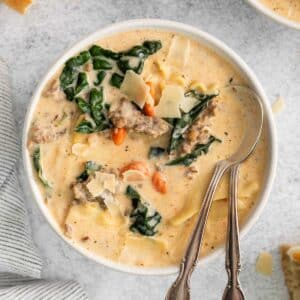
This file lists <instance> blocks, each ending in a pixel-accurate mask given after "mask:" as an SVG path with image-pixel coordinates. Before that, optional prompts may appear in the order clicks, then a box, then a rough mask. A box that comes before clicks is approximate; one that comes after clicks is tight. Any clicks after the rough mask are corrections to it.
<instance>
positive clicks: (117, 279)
mask: <svg viewBox="0 0 300 300" xmlns="http://www.w3.org/2000/svg"><path fill="white" fill-rule="evenodd" d="M146 17H149V18H150V17H151V18H165V19H171V20H176V21H180V22H184V23H187V24H191V25H194V26H196V27H198V28H201V29H203V30H205V31H207V32H209V33H211V34H213V35H214V36H216V37H218V38H220V39H221V40H223V41H224V42H225V43H226V44H227V45H229V46H230V47H231V48H233V49H234V50H235V51H236V52H237V53H238V54H239V55H240V56H242V58H243V59H244V60H245V61H246V62H247V63H248V64H249V66H250V67H251V68H252V69H253V70H254V71H255V73H256V74H257V76H258V78H259V79H260V81H261V82H262V84H263V86H264V87H265V90H266V92H267V94H268V96H269V100H270V101H273V100H274V99H275V98H276V96H277V95H278V94H280V95H282V96H283V97H284V99H285V100H286V109H285V110H284V111H283V112H282V113H280V114H279V115H277V116H276V123H277V129H278V137H279V165H278V172H277V177H276V181H275V184H274V187H273V190H272V193H271V196H270V199H269V203H268V205H267V207H266V209H265V210H264V212H263V214H262V216H261V218H260V219H259V221H258V222H257V224H256V225H255V226H254V227H253V229H252V230H251V232H250V233H249V234H248V235H247V237H246V238H245V239H243V241H242V258H243V272H242V275H241V281H242V284H243V286H244V289H245V292H246V296H247V299H248V300H286V299H287V293H286V290H285V287H284V283H283V278H282V275H281V272H280V263H279V256H278V250H277V246H278V244H280V243H282V242H296V241H298V242H300V185H299V181H300V172H299V168H300V126H299V123H300V117H299V113H300V31H296V30H293V29H289V28H286V27H283V26H282V25H279V24H277V23H274V22H273V21H271V20H269V19H267V18H266V17H265V16H263V15H260V14H259V13H257V12H256V11H255V10H254V9H253V8H252V7H250V6H249V5H247V3H246V2H245V1H240V0H215V1H214V0H202V1H199V0H187V1H175V0H173V1H171V0H154V1H151V0H148V1H145V0H140V1H138V0H110V1H108V0H85V1H80V0H72V1H71V0H65V1H62V0H51V1H46V0H37V1H36V4H35V5H34V6H32V8H31V9H30V11H29V12H28V14H26V15H25V16H20V15H19V14H17V13H15V12H14V11H12V10H10V9H8V8H6V7H5V6H3V5H1V4H0V55H1V56H2V57H3V58H4V59H5V60H6V61H7V62H8V64H9V66H10V68H11V78H12V81H13V88H14V89H13V94H14V107H15V110H14V114H15V118H16V120H17V123H18V128H19V129H20V131H19V132H20V134H21V129H22V124H23V120H24V115H25V112H26V108H27V104H28V101H29V99H30V96H31V94H32V92H33V90H34V88H35V86H36V85H37V83H38V81H39V79H40V78H41V76H43V75H44V73H45V72H46V71H47V69H48V68H49V66H50V65H51V64H52V63H53V62H54V60H55V59H56V58H57V57H58V56H60V55H61V53H62V52H63V51H64V49H66V48H67V47H69V46H70V45H72V44H74V43H75V42H76V41H77V40H78V39H80V38H82V37H84V36H85V35H86V34H89V33H91V32H93V31H95V30H97V29H99V28H101V26H103V25H105V24H110V23H113V22H117V21H121V20H126V19H130V18H146ZM19 173H20V181H21V183H22V185H23V188H24V191H25V195H24V197H25V198H26V205H27V208H28V213H29V216H30V222H31V226H32V233H33V236H34V240H35V242H36V244H37V246H38V248H39V249H40V251H41V253H42V255H43V257H44V260H45V267H44V276H45V277H48V278H53V279H54V278H66V279H70V278H73V279H76V280H78V281H79V282H81V283H82V285H83V286H84V287H85V288H86V290H87V292H88V294H89V297H90V299H91V300H96V299H106V300H110V299H120V300H121V299H126V300H128V299H129V300H131V299H132V300H138V299H143V300H147V299H149V300H150V299H151V300H158V299H163V298H164V294H165V292H166V289H167V287H168V286H169V285H170V283H171V282H172V280H173V279H174V277H173V276H165V277H139V276H133V275H128V274H124V273H119V272H116V271H113V270H110V269H108V268H105V267H102V266H100V265H97V264H95V263H94V262H92V261H90V260H88V259H86V258H84V257H83V256H81V255H80V254H78V253H77V252H75V251H74V250H73V249H71V248H70V247H69V246H68V245H66V244H65V243H64V242H63V241H62V240H60V239H59V238H58V237H57V236H56V234H55V233H54V232H53V231H52V229H51V228H50V226H49V225H48V224H47V223H46V221H45V219H44V217H43V216H42V215H41V213H40V212H39V210H38V208H37V206H36V205H35V203H34V202H33V200H32V199H31V195H30V193H29V192H28V187H27V186H26V184H25V181H24V175H23V171H22V168H21V167H20V171H19ZM261 250H269V251H271V252H272V253H273V254H274V259H275V261H274V263H275V267H274V268H275V272H274V274H273V276H272V277H270V278H267V277H263V276H261V275H258V274H256V273H255V270H254V266H255V260H256V257H257V255H258V253H259V252H260V251H261ZM225 282H226V276H225V271H224V269H223V257H220V258H218V259H216V260H214V261H213V262H211V263H209V264H207V265H205V266H203V267H202V268H198V269H197V270H196V272H195V274H194V276H193V279H192V286H193V288H192V294H193V299H207V300H215V299H221V295H222V291H223V288H224V285H225ZM58 300H59V299H58Z"/></svg>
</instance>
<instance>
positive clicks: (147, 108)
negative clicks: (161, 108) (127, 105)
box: [143, 102, 154, 117]
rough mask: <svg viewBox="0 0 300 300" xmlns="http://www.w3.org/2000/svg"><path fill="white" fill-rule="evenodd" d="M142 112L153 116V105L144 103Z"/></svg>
mask: <svg viewBox="0 0 300 300" xmlns="http://www.w3.org/2000/svg"><path fill="white" fill-rule="evenodd" d="M143 113H144V114H145V115H146V116H149V117H153V116H154V107H153V106H152V105H151V104H150V103H148V102H147V103H145V105H144V107H143Z"/></svg>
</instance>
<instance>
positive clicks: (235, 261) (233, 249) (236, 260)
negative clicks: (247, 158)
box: [222, 164, 245, 300]
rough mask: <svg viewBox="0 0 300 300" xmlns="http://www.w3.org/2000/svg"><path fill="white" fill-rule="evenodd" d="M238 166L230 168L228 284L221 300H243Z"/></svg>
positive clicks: (226, 262) (227, 242)
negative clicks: (240, 279)
mask: <svg viewBox="0 0 300 300" xmlns="http://www.w3.org/2000/svg"><path fill="white" fill-rule="evenodd" d="M239 167H240V164H236V165H234V166H233V167H232V168H231V174H230V188H229V205H228V225H227V226H228V227H227V228H228V229H227V241H226V260H225V268H226V271H227V274H228V283H227V286H226V288H225V291H224V294H223V297H222V300H244V299H245V296H244V293H243V291H242V288H241V285H240V282H239V278H238V275H239V273H240V271H241V263H240V245H239V223H238V222H239V220H238V212H237V203H238V177H239Z"/></svg>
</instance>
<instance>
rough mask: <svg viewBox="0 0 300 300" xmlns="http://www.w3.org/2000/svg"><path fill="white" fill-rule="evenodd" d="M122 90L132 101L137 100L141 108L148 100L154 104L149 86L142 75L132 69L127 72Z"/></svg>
mask: <svg viewBox="0 0 300 300" xmlns="http://www.w3.org/2000/svg"><path fill="white" fill-rule="evenodd" d="M120 90H121V92H122V93H123V94H125V95H126V96H127V97H128V98H129V100H130V101H133V102H135V103H136V104H137V105H138V106H139V107H140V108H143V107H144V105H145V103H146V102H148V103H150V104H151V105H153V104H154V103H153V98H152V97H151V95H150V88H149V86H148V85H147V84H146V83H145V81H144V80H143V78H142V77H141V76H140V75H138V74H136V73H135V72H133V71H131V70H129V71H127V72H126V74H125V77H124V80H123V83H122V85H121V88H120Z"/></svg>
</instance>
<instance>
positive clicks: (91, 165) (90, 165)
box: [76, 161, 101, 182]
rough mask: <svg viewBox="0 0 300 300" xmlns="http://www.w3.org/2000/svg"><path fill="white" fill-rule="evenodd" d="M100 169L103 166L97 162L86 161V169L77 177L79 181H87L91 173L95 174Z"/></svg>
mask: <svg viewBox="0 0 300 300" xmlns="http://www.w3.org/2000/svg"><path fill="white" fill-rule="evenodd" d="M100 169H101V166H99V165H98V164H96V163H95V162H93V161H87V162H86V163H85V167H84V171H83V172H82V173H81V174H80V175H79V176H77V178H76V180H77V182H84V181H86V180H87V179H88V178H89V176H90V175H91V174H93V173H94V172H96V171H99V170H100Z"/></svg>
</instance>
